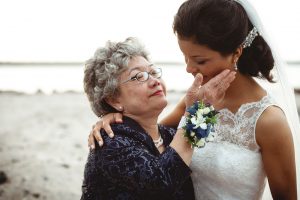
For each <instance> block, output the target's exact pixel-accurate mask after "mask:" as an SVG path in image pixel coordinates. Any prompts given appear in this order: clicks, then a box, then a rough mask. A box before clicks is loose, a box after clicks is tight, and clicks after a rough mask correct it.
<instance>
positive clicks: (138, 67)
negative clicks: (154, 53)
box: [128, 63, 154, 74]
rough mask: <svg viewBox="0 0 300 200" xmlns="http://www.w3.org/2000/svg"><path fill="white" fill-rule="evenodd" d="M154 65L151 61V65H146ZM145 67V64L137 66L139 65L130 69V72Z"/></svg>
mask: <svg viewBox="0 0 300 200" xmlns="http://www.w3.org/2000/svg"><path fill="white" fill-rule="evenodd" d="M153 65H154V64H153V63H151V64H149V65H148V66H146V67H151V66H153ZM144 67H145V66H137V67H134V68H131V69H130V70H129V72H128V74H130V73H131V72H132V71H133V70H136V69H141V68H144Z"/></svg>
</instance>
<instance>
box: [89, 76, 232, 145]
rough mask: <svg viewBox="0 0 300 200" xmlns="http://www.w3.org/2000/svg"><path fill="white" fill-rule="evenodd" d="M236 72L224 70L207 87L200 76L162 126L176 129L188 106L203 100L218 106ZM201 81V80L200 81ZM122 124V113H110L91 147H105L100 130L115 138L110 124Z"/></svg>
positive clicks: (91, 138)
mask: <svg viewBox="0 0 300 200" xmlns="http://www.w3.org/2000/svg"><path fill="white" fill-rule="evenodd" d="M235 75H236V72H235V71H229V70H224V71H222V72H221V73H220V74H218V75H216V76H215V77H214V78H212V79H210V80H209V81H208V82H207V83H206V84H205V85H203V86H202V87H201V83H202V76H201V75H200V74H198V75H197V76H196V77H195V80H194V82H193V84H192V86H191V87H190V88H189V89H188V90H187V94H186V95H185V96H184V98H182V99H181V100H180V102H179V103H178V104H177V106H176V107H175V108H174V110H173V111H172V112H171V113H170V114H169V115H167V116H166V117H165V118H163V119H162V120H161V121H160V124H163V125H166V126H171V127H176V126H177V125H178V123H179V121H180V118H181V116H182V115H183V114H184V112H185V109H186V107H187V106H189V105H192V104H193V103H194V102H195V101H197V100H199V99H203V100H204V101H206V102H209V103H211V104H213V105H214V104H217V103H218V102H219V101H221V100H222V99H223V97H224V95H225V91H226V90H227V88H228V87H229V85H230V83H231V82H232V81H233V80H234V79H235ZM200 79H201V80H200ZM119 122H122V115H121V114H120V113H110V114H107V115H106V116H104V119H101V120H100V121H98V122H97V123H96V125H95V126H94V127H93V130H92V131H91V132H90V135H89V146H90V147H91V148H92V149H94V148H95V141H94V138H95V139H96V141H97V142H98V143H99V145H100V146H102V145H103V140H102V137H101V135H100V130H101V129H104V130H105V131H106V132H107V133H108V134H109V136H110V137H113V131H112V130H111V127H110V124H112V123H119Z"/></svg>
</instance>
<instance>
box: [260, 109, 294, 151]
mask: <svg viewBox="0 0 300 200" xmlns="http://www.w3.org/2000/svg"><path fill="white" fill-rule="evenodd" d="M255 135H256V140H257V143H258V144H259V145H260V144H263V143H265V142H266V141H267V142H274V143H279V142H282V140H284V139H285V138H286V139H287V138H290V137H291V131H290V128H289V125H288V122H287V119H286V117H285V114H284V112H283V111H282V109H281V108H280V107H278V106H269V107H268V108H266V109H265V110H264V112H263V113H262V114H261V116H260V117H259V119H258V120H257V124H256V130H255ZM260 146H261V145H260Z"/></svg>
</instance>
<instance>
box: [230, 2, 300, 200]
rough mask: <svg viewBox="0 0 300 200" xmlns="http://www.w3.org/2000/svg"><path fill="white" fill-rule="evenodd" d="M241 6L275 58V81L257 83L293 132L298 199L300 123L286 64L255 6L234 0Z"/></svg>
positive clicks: (299, 186)
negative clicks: (266, 30) (281, 113)
mask: <svg viewBox="0 0 300 200" xmlns="http://www.w3.org/2000/svg"><path fill="white" fill-rule="evenodd" d="M235 1H236V2H238V3H239V4H241V5H242V6H243V8H244V9H245V11H246V12H247V14H248V17H249V19H250V21H251V22H252V24H253V26H255V27H256V28H257V29H258V32H259V34H260V35H262V37H263V38H264V39H265V40H266V41H267V43H268V44H269V46H270V48H271V50H272V54H273V57H274V60H275V66H274V69H273V71H272V73H273V74H274V77H275V79H276V83H268V82H267V81H259V83H260V84H261V85H262V86H263V87H264V88H265V89H266V90H267V91H268V92H269V93H270V94H271V96H272V97H273V98H274V99H275V101H276V102H277V104H279V105H280V107H281V108H282V109H283V110H284V112H285V115H286V117H287V120H288V123H289V126H290V129H291V131H292V134H293V140H294V148H295V158H296V172H297V193H298V198H299V199H300V123H299V118H298V113H297V106H296V101H295V95H294V90H293V88H292V87H291V86H290V84H289V82H288V79H287V75H286V72H285V69H286V67H287V66H286V64H285V63H284V62H283V61H282V59H281V58H280V55H279V53H278V51H277V49H278V48H276V46H275V44H274V43H272V41H270V38H269V37H268V35H267V34H266V32H265V31H264V28H263V24H262V22H261V21H260V18H259V15H258V14H257V13H256V10H255V8H254V7H253V6H252V5H251V4H250V3H249V2H248V1H247V0H235Z"/></svg>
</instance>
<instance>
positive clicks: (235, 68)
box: [233, 59, 238, 71]
mask: <svg viewBox="0 0 300 200" xmlns="http://www.w3.org/2000/svg"><path fill="white" fill-rule="evenodd" d="M237 61H238V59H235V60H234V67H233V68H234V70H235V71H237V70H238V66H237V64H236V63H237Z"/></svg>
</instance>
